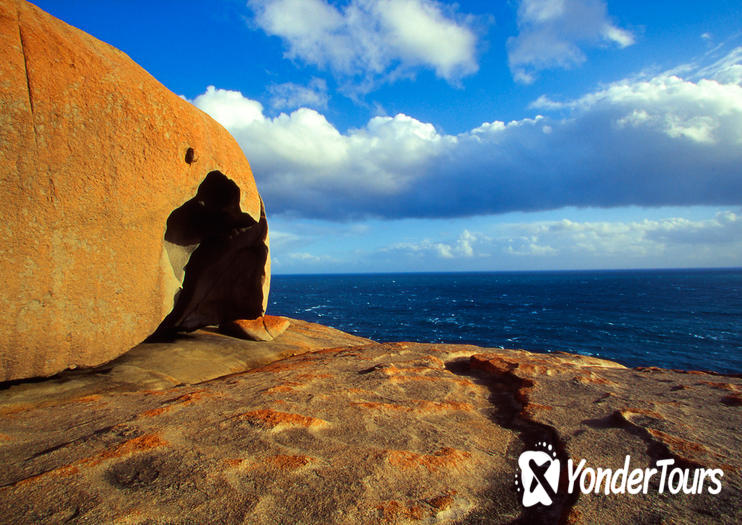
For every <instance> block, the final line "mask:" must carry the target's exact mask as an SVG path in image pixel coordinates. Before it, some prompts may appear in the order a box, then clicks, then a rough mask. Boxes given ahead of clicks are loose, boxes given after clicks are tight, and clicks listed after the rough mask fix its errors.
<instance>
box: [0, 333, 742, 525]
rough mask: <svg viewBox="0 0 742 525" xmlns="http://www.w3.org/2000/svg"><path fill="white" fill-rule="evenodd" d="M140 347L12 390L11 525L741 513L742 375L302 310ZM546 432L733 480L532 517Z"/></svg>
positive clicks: (574, 502) (583, 453)
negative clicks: (458, 338)
mask: <svg viewBox="0 0 742 525" xmlns="http://www.w3.org/2000/svg"><path fill="white" fill-rule="evenodd" d="M168 345H172V346H168ZM300 352H305V353H300ZM292 353H296V354H298V355H293V356H290V357H287V356H289V355H290V354H292ZM131 354H132V355H130V354H126V355H125V356H123V357H121V358H119V359H118V360H116V361H114V362H113V363H111V364H110V365H107V367H106V368H102V369H98V370H91V371H87V372H86V371H81V370H80V371H70V372H65V373H64V374H62V375H60V376H58V377H56V378H52V379H47V380H44V381H37V382H33V383H21V384H12V385H6V387H7V388H5V389H4V390H2V391H0V414H1V417H0V463H1V464H2V465H3V466H4V468H3V471H2V472H0V522H4V523H37V522H49V523H63V522H68V521H69V522H72V523H78V522H79V523H136V524H139V523H141V524H144V523H183V524H185V523H207V522H208V523H251V524H261V523H265V524H268V523H323V524H333V523H337V524H341V523H342V524H345V523H558V522H566V523H739V522H740V520H742V513H741V512H740V509H739V502H740V499H741V498H740V496H741V495H742V482H741V481H740V468H742V446H740V445H741V443H740V437H739V427H740V412H739V411H740V404H741V403H740V400H742V379H740V378H739V377H730V376H721V375H714V374H708V373H702V372H678V371H671V370H660V369H628V368H624V367H623V366H621V365H618V364H616V363H612V362H609V361H604V360H600V359H595V358H590V357H582V356H576V355H570V354H546V355H542V354H532V353H528V352H524V351H515V350H499V349H485V348H478V347H474V346H465V345H438V344H417V343H387V344H379V343H374V342H372V341H369V340H365V339H361V338H357V337H354V336H351V335H348V334H343V333H342V332H338V331H337V330H333V329H329V328H325V327H321V326H319V325H313V324H310V323H305V322H301V321H294V320H291V324H290V327H289V328H288V330H287V331H286V332H285V333H284V334H283V335H280V336H279V337H277V338H276V339H275V340H274V341H271V342H253V341H245V340H241V339H233V338H229V337H227V336H224V335H220V334H217V333H215V332H207V331H198V332H195V333H194V334H191V335H189V336H186V337H184V338H182V339H179V340H177V341H175V342H173V343H157V344H143V345H141V346H140V347H138V348H136V349H135V350H134V351H133V352H132V353H131ZM168 355H170V356H172V357H171V359H170V363H168V360H167V356H168ZM256 356H257V361H256V360H255V358H256ZM281 357H283V358H282V359H280V358H281ZM270 359H278V360H275V361H273V362H268V361H270ZM172 361H177V364H172ZM220 374H223V375H221V377H217V376H219V375H220ZM539 441H546V442H549V443H550V444H552V445H553V447H554V450H555V452H556V454H557V455H558V457H559V459H560V460H561V461H562V465H563V467H562V468H565V467H564V465H566V460H567V458H573V459H574V460H575V461H579V460H580V459H583V458H584V459H586V460H587V461H588V463H589V464H590V465H591V466H593V467H598V466H600V467H605V468H613V469H617V468H619V467H622V466H623V465H624V460H625V456H626V455H630V456H631V462H632V468H634V467H642V468H643V467H648V466H653V465H654V464H655V462H656V461H657V460H658V459H674V460H675V462H676V464H678V465H683V466H686V467H689V468H695V467H696V466H703V467H706V468H721V469H723V471H724V477H723V480H722V483H723V489H722V491H721V493H720V494H718V495H711V494H708V493H704V494H697V495H685V494H682V493H680V494H676V495H672V494H669V493H668V492H667V491H665V493H664V494H661V495H660V494H658V492H657V487H656V480H655V482H653V484H652V485H651V486H650V490H649V493H648V494H646V495H643V494H639V495H629V494H622V495H609V496H605V495H603V494H589V495H583V494H579V495H573V496H569V495H566V494H564V493H563V492H562V491H561V489H560V492H559V495H558V497H557V499H556V500H555V502H554V504H552V505H551V506H549V507H543V506H540V505H537V506H534V507H531V508H524V507H523V506H522V505H521V503H520V495H519V493H518V492H517V491H516V490H515V483H514V475H515V473H516V472H517V461H518V457H519V455H520V453H521V452H523V451H524V450H529V449H531V448H532V447H533V446H534V444H535V443H537V442H539ZM563 475H564V473H563Z"/></svg>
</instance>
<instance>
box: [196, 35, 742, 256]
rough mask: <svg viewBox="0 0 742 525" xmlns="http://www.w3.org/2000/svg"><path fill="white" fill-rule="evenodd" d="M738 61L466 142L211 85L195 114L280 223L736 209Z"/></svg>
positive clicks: (548, 106) (579, 103)
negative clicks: (222, 139)
mask: <svg viewBox="0 0 742 525" xmlns="http://www.w3.org/2000/svg"><path fill="white" fill-rule="evenodd" d="M741 62H742V53H741V52H740V50H739V49H737V50H734V51H732V52H731V53H729V54H728V55H727V57H725V58H724V59H722V60H719V61H718V62H716V63H715V64H714V65H713V67H711V68H710V66H706V67H705V68H701V67H698V66H692V65H691V66H687V67H685V68H684V69H683V70H684V71H685V72H684V73H683V75H684V76H682V77H681V76H679V73H677V71H679V69H676V73H675V74H671V73H660V74H657V75H655V76H651V77H642V78H630V79H626V80H623V81H620V82H616V83H614V84H611V85H608V86H604V87H601V88H600V89H598V90H596V91H594V92H592V93H588V94H586V95H585V96H583V97H580V98H578V99H575V100H567V101H554V100H552V99H550V98H547V97H541V98H540V99H538V100H537V101H536V102H534V104H533V107H534V108H535V109H537V110H539V111H542V112H544V114H545V115H544V116H536V117H533V118H524V119H520V120H515V121H511V122H502V121H497V120H493V121H490V122H484V123H482V124H481V125H480V126H477V127H476V128H474V129H472V130H469V131H466V132H464V133H460V134H458V135H450V134H444V133H442V132H440V131H439V130H438V129H436V128H435V126H434V125H432V124H431V123H427V122H422V121H420V120H417V119H415V118H414V117H411V116H408V115H404V114H398V115H395V116H392V117H389V116H385V117H374V118H372V119H370V120H369V121H368V122H367V123H366V125H364V126H362V127H360V128H357V129H350V130H347V131H344V132H341V131H340V130H338V129H337V128H336V127H335V126H333V125H332V124H331V123H330V122H328V120H327V119H326V118H325V117H324V116H323V115H322V114H321V113H320V112H318V111H316V110H314V109H309V108H299V109H297V110H295V111H293V112H291V113H281V114H280V115H278V116H276V117H273V118H271V117H268V116H266V115H265V114H264V112H263V107H262V105H261V104H260V103H258V102H257V101H254V100H250V99H247V98H245V97H243V96H242V95H241V94H240V93H238V92H234V91H226V90H220V89H215V88H213V87H209V88H208V89H207V90H206V92H205V93H204V94H202V95H200V96H199V97H197V98H196V99H195V100H194V103H195V104H196V105H197V106H198V107H200V108H202V109H204V110H205V111H207V112H208V113H210V114H211V115H212V116H214V117H215V118H216V119H217V120H219V121H220V122H221V123H222V124H224V125H225V126H226V127H227V129H228V130H229V131H230V132H231V133H232V134H233V135H234V136H235V138H236V139H237V141H238V142H239V143H240V145H241V146H242V148H243V149H244V151H245V153H246V155H247V157H248V159H249V160H250V163H251V165H252V167H253V171H254V173H255V177H256V179H257V182H258V187H259V188H260V191H261V193H262V195H263V197H264V199H265V202H266V205H267V206H268V209H269V211H271V212H272V213H286V214H294V215H301V216H305V217H317V218H325V219H335V220H337V219H342V220H344V219H348V218H353V217H363V216H377V217H386V218H399V217H452V216H466V215H479V214H488V213H502V212H508V211H515V210H520V211H535V210H546V209H556V208H561V207H565V206H593V207H596V206H597V207H611V206H629V205H640V206H666V205H738V204H742V176H740V173H741V172H740V166H742V85H740V84H738V83H736V82H728V81H727V82H725V81H724V80H722V79H727V80H728V79H730V78H734V77H730V76H729V74H728V72H729V71H732V72H735V71H736V70H737V68H738V67H739V65H740V63H741ZM704 69H706V70H707V71H708V72H709V73H708V76H706V77H705V78H698V76H699V71H702V70H704ZM550 114H552V115H555V116H549V115H550ZM452 253H453V252H452Z"/></svg>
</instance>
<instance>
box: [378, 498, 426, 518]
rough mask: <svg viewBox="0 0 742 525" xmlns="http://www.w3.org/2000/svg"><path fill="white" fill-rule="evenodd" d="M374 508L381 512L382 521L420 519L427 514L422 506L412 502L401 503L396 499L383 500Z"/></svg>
mask: <svg viewBox="0 0 742 525" xmlns="http://www.w3.org/2000/svg"><path fill="white" fill-rule="evenodd" d="M376 509H377V510H378V511H379V512H380V513H381V518H382V520H383V522H384V523H398V522H399V521H400V520H410V519H413V520H421V519H423V518H424V517H425V515H426V514H428V513H427V512H426V511H425V509H424V508H423V507H422V506H420V505H418V504H415V503H414V502H408V503H407V504H403V503H400V502H399V501H396V500H389V501H384V502H382V503H380V504H379V505H377V506H376Z"/></svg>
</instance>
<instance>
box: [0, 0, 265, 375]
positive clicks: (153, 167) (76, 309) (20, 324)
mask: <svg viewBox="0 0 742 525" xmlns="http://www.w3.org/2000/svg"><path fill="white" fill-rule="evenodd" d="M0 108H2V110H1V111H0V195H2V201H1V202H0V236H1V239H0V311H2V315H1V316H0V381H3V380H11V379H19V378H28V377H33V376H42V375H50V374H53V373H56V372H58V371H60V370H63V369H66V368H74V367H76V366H88V365H96V364H99V363H102V362H105V361H108V360H110V359H112V358H114V357H116V356H118V355H120V354H121V353H123V352H125V351H126V350H128V349H129V348H131V347H133V346H134V345H136V344H138V343H140V342H141V341H142V340H144V339H145V338H147V337H148V336H149V335H150V334H152V333H153V332H154V331H155V330H156V329H158V327H160V330H161V331H165V332H169V331H177V330H192V329H194V328H196V327H199V326H204V325H206V324H218V323H219V322H222V321H227V320H229V319H238V318H248V319H249V318H255V317H258V316H260V315H261V314H262V313H263V312H264V311H265V306H266V303H267V299H268V287H269V283H270V262H269V261H270V259H269V255H268V230H267V224H266V221H265V214H264V211H263V208H262V202H261V199H260V196H259V195H258V191H257V188H256V186H255V181H254V179H253V176H252V172H251V170H250V166H249V164H248V162H247V159H246V158H245V156H244V154H243V153H242V151H241V150H240V148H239V146H238V145H237V143H236V142H235V140H234V139H233V138H232V137H231V136H230V135H229V133H227V131H226V130H224V128H222V127H221V126H220V125H219V124H218V123H216V122H215V121H214V120H212V119H211V118H210V117H209V116H208V115H206V114H205V113H203V112H201V111H200V110H198V109H196V108H195V107H194V106H192V105H191V104H189V103H188V102H186V101H185V100H183V99H181V98H179V97H178V96H176V95H175V94H174V93H172V92H170V91H168V90H167V89H166V88H165V87H164V86H162V85H161V84H160V83H159V82H157V81H156V80H155V79H154V78H153V77H152V76H151V75H149V74H148V73H147V72H146V71H145V70H144V69H142V68H141V67H139V66H138V65H137V64H135V63H134V62H133V61H132V60H131V59H129V57H127V56H126V55H125V54H124V53H122V52H121V51H119V50H117V49H115V48H113V47H111V46H109V45H107V44H105V43H103V42H101V41H99V40H96V39H95V38H93V37H91V36H90V35H88V34H86V33H84V32H82V31H80V30H78V29H75V28H74V27H71V26H69V25H67V24H65V23H63V22H61V21H60V20H57V19H55V18H54V17H52V16H50V15H49V14H47V13H45V12H43V11H41V10H40V9H38V8H37V7H35V6H33V5H31V4H29V3H26V2H24V1H20V0H19V1H15V0H0ZM163 321H164V322H163Z"/></svg>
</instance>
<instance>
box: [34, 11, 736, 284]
mask: <svg viewBox="0 0 742 525" xmlns="http://www.w3.org/2000/svg"><path fill="white" fill-rule="evenodd" d="M36 3H37V5H39V6H40V7H42V8H43V9H45V10H47V11H49V12H50V13H52V14H53V15H55V16H57V17H59V18H61V19H62V20H65V21H66V22H68V23H70V24H72V25H75V26H77V27H79V28H81V29H83V30H85V31H87V32H89V33H91V34H92V35H94V36H96V37H98V38H100V39H102V40H104V41H106V42H108V43H110V44H112V45H114V46H116V47H118V48H119V49H121V50H123V51H124V52H126V53H127V54H128V55H129V56H131V57H132V58H133V59H134V60H135V61H137V62H138V63H139V64H140V65H142V66H143V67H144V68H145V69H147V70H148V71H149V72H150V73H151V74H152V75H153V76H155V77H156V78H157V79H158V80H160V81H161V82H162V83H163V84H165V85H166V86H167V87H168V88H169V89H171V90H172V91H174V92H175V93H177V94H179V95H182V96H184V97H185V98H187V99H188V100H190V101H191V102H193V103H194V104H195V105H196V106H198V107H200V108H201V109H203V110H204V111H206V112H207V113H209V114H211V115H212V116H213V117H214V118H216V119H217V120H218V121H220V122H221V123H222V124H223V125H224V126H225V127H226V128H227V129H228V130H229V131H230V132H231V133H232V134H233V135H234V136H235V138H236V139H237V140H238V142H239V143H240V145H241V146H242V148H243V149H244V151H245V153H246V155H247V157H248V159H249V160H250V163H251V165H252V167H253V171H254V174H255V178H256V181H257V183H258V188H259V189H260V191H261V194H262V195H263V198H264V200H265V202H266V206H267V209H268V213H269V224H270V227H271V242H272V257H273V268H274V272H275V273H334V272H377V271H384V272H386V271H456V270H519V269H522V270H531V269H582V268H647V267H701V266H704V267H710V266H740V265H742V29H740V28H742V23H741V22H742V4H740V2H739V1H722V0H711V1H705V2H698V1H686V2H684V1H672V2H670V1H654V2H638V1H637V2H635V1H629V0H623V1H616V0H608V1H606V0H518V1H516V0H512V1H497V2H492V1H482V2H475V1H472V2H460V3H446V2H436V1H432V0H348V1H343V2H329V1H326V0H251V1H249V2H244V1H232V0H223V1H221V2H205V1H204V2H183V1H181V2H169V1H157V2H151V1H150V2H136V1H107V2H99V1H87V0H86V1H83V0H79V1H75V0H68V1H64V2H61V1H52V0H44V1H39V2H36Z"/></svg>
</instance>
